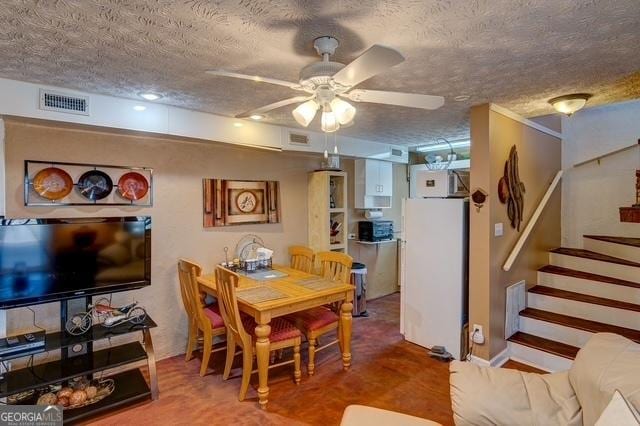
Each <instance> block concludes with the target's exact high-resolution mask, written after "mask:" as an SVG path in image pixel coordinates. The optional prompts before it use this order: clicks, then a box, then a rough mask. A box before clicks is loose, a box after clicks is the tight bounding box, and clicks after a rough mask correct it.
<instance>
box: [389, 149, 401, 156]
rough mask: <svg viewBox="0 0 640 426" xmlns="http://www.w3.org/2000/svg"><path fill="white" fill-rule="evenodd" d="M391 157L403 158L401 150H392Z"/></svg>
mask: <svg viewBox="0 0 640 426" xmlns="http://www.w3.org/2000/svg"><path fill="white" fill-rule="evenodd" d="M391 155H393V156H394V157H402V150H401V149H395V148H392V149H391Z"/></svg>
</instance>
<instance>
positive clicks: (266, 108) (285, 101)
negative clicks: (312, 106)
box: [236, 96, 313, 118]
mask: <svg viewBox="0 0 640 426" xmlns="http://www.w3.org/2000/svg"><path fill="white" fill-rule="evenodd" d="M311 98H313V96H295V97H293V98H289V99H283V100H281V101H278V102H274V103H272V104H269V105H265V106H263V107H260V108H256V109H252V110H251V111H247V112H243V113H242V114H238V115H236V118H247V117H251V116H252V115H262V114H264V113H265V112H268V111H271V110H274V109H277V108H282V107H283V106H287V105H291V104H295V103H298V102H304V101H306V100H309V99H311Z"/></svg>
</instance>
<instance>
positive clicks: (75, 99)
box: [40, 89, 89, 115]
mask: <svg viewBox="0 0 640 426" xmlns="http://www.w3.org/2000/svg"><path fill="white" fill-rule="evenodd" d="M40 109H43V110H47V111H57V112H65V113H68V114H80V115H89V97H88V96H78V95H71V94H69V93H64V92H57V91H55V90H48V89H40Z"/></svg>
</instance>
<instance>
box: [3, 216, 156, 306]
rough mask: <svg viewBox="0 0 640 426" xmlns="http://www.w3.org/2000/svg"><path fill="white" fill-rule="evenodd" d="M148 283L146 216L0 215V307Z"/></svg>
mask: <svg viewBox="0 0 640 426" xmlns="http://www.w3.org/2000/svg"><path fill="white" fill-rule="evenodd" d="M150 284H151V218H150V217H117V218H90V219H85V218H83V219H1V220H0V309H2V308H15V307H18V306H26V305H33V304H38V303H45V302H51V301H56V300H64V299H71V298H74V297H83V296H90V295H94V294H103V293H113V292H117V291H125V290H131V289H135V288H140V287H143V286H147V285H150Z"/></svg>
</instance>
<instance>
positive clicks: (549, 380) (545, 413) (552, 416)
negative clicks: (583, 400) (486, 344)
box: [449, 361, 582, 426]
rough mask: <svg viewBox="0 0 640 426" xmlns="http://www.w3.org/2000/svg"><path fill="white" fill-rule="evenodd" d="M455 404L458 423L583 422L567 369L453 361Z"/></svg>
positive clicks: (571, 425)
mask: <svg viewBox="0 0 640 426" xmlns="http://www.w3.org/2000/svg"><path fill="white" fill-rule="evenodd" d="M449 370H450V372H451V375H450V376H449V379H450V382H451V406H452V408H453V419H454V422H455V424H456V425H457V426H471V425H473V426H489V425H545V426H547V425H549V426H550V425H557V426H568V425H569V426H582V411H581V409H580V404H579V403H578V400H577V398H576V396H575V393H574V392H573V389H572V388H571V384H570V383H569V378H568V375H567V372H566V371H565V372H563V373H555V374H534V373H525V372H522V371H517V370H510V369H506V368H488V367H480V366H477V365H475V364H471V363H469V362H460V361H453V362H452V363H451V364H450V365H449Z"/></svg>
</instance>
